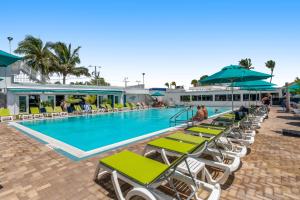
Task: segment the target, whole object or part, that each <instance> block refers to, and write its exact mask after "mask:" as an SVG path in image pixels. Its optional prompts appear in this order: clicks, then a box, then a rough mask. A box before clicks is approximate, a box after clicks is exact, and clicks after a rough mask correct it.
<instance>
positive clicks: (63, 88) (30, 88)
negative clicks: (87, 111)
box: [7, 83, 124, 94]
mask: <svg viewBox="0 0 300 200" xmlns="http://www.w3.org/2000/svg"><path fill="white" fill-rule="evenodd" d="M7 89H8V91H10V92H14V93H27V92H38V93H40V92H46V93H72V94H74V93H78V94H104V93H105V94H109V93H111V94H112V93H122V92H124V88H122V87H114V86H87V85H55V84H28V83H26V84H12V85H10V86H8V87H7Z"/></svg>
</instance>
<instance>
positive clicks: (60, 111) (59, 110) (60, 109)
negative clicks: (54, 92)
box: [54, 106, 69, 117]
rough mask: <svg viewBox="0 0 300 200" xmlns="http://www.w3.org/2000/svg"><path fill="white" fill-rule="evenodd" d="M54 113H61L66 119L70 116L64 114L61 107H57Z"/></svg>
mask: <svg viewBox="0 0 300 200" xmlns="http://www.w3.org/2000/svg"><path fill="white" fill-rule="evenodd" d="M54 112H56V113H59V115H60V116H61V117H66V116H68V115H69V114H68V112H64V111H63V110H62V108H61V107H60V106H55V107H54Z"/></svg>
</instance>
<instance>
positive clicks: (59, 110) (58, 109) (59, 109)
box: [54, 106, 63, 113]
mask: <svg viewBox="0 0 300 200" xmlns="http://www.w3.org/2000/svg"><path fill="white" fill-rule="evenodd" d="M54 112H58V113H59V112H63V111H62V109H61V107H60V106H55V108H54Z"/></svg>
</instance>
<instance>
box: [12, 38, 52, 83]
mask: <svg viewBox="0 0 300 200" xmlns="http://www.w3.org/2000/svg"><path fill="white" fill-rule="evenodd" d="M48 47H49V43H48V42H47V43H46V44H44V43H43V41H42V40H41V39H40V38H36V37H33V36H31V35H28V36H26V37H25V39H24V40H23V41H21V42H19V44H18V48H17V49H16V50H15V51H14V52H15V53H17V54H22V55H24V60H25V62H26V64H27V65H28V66H29V67H31V68H32V69H34V70H36V71H38V72H40V74H41V75H42V76H41V81H42V82H46V79H49V75H50V74H51V73H52V72H53V70H54V69H53V68H52V67H51V56H52V54H51V52H50V51H49V49H48Z"/></svg>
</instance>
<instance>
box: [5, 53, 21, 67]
mask: <svg viewBox="0 0 300 200" xmlns="http://www.w3.org/2000/svg"><path fill="white" fill-rule="evenodd" d="M21 59H22V58H21V57H19V56H15V55H12V54H10V53H6V52H5V51H1V50H0V67H7V66H8V65H10V64H13V63H14V62H16V61H18V60H21Z"/></svg>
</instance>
